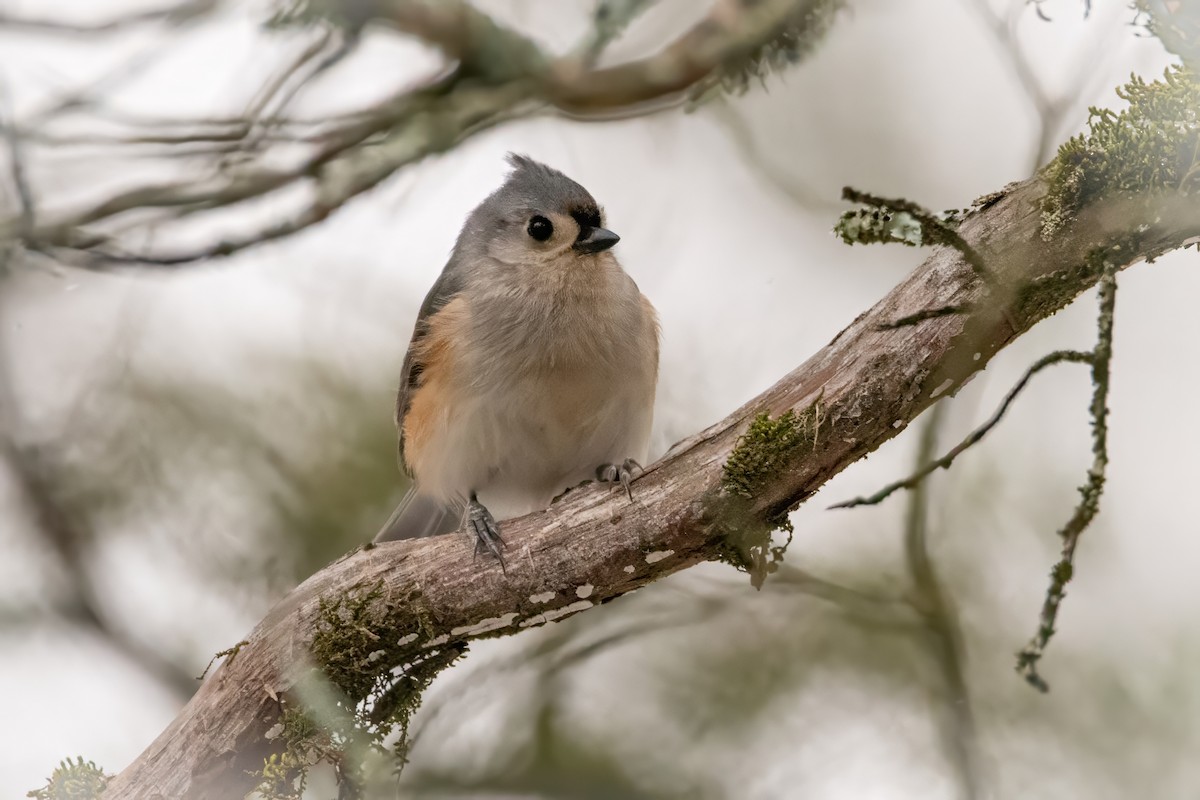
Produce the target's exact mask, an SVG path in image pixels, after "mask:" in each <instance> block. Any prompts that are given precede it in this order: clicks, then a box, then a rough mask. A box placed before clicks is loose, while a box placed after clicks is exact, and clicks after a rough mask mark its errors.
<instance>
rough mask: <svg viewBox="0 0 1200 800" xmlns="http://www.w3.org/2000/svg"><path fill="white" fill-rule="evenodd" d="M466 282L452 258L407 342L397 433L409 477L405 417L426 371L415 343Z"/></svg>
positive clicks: (427, 297)
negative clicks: (433, 318)
mask: <svg viewBox="0 0 1200 800" xmlns="http://www.w3.org/2000/svg"><path fill="white" fill-rule="evenodd" d="M463 283H464V281H463V275H462V270H461V268H459V267H458V265H457V264H456V263H455V261H454V259H453V258H452V259H451V260H450V261H449V262H448V263H447V264H446V267H445V269H443V270H442V274H441V275H440V276H438V279H437V280H436V281H434V284H433V286H432V287H430V289H429V293H428V294H427V295H425V301H424V302H423V303H421V310H420V311H418V312H417V324H416V326H415V327H414V328H413V335H412V340H411V341H410V342H409V343H408V353H406V354H405V356H404V366H402V367H401V368H400V387H399V389H397V391H396V430H397V435H398V441H399V455H400V468H401V469H403V470H404V472H405V473H406V474H408V475H410V476H411V475H412V470H410V469H409V468H408V464H407V462H405V460H404V417H405V416H407V415H408V408H409V404H410V403H411V401H412V398H411V395H412V390H413V389H414V388H416V386H417V382H418V381H419V380H420V377H421V372H422V370H423V369H424V368H425V365H424V364H422V363H421V362H420V361H419V360H417V359H415V358H414V357H413V352H414V350H415V347H416V344H417V343H418V342H420V341H421V339H423V338H424V337H425V334H426V333H428V331H429V319H430V317H432V316H433V315H435V314H437V312H439V311H441V310H442V309H443V308H444V307H445V306H446V304H447V303H449V302H450V301H451V300H452V299H453V298H454V296H455V295H456V294H458V293H459V292H460V291H462V287H463Z"/></svg>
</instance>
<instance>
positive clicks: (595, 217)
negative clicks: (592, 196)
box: [571, 206, 601, 228]
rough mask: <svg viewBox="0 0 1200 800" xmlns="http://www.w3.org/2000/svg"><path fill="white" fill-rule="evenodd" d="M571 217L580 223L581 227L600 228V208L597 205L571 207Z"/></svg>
mask: <svg viewBox="0 0 1200 800" xmlns="http://www.w3.org/2000/svg"><path fill="white" fill-rule="evenodd" d="M571 218H572V219H574V220H575V221H576V222H578V223H579V227H580V228H599V227H601V225H600V209H598V208H596V207H595V206H580V207H577V208H573V209H571Z"/></svg>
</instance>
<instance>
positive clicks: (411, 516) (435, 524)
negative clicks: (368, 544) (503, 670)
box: [374, 486, 462, 542]
mask: <svg viewBox="0 0 1200 800" xmlns="http://www.w3.org/2000/svg"><path fill="white" fill-rule="evenodd" d="M461 521H462V512H461V511H457V510H455V509H453V508H448V507H446V506H445V505H443V504H442V503H439V502H438V501H436V500H433V499H432V498H430V497H427V496H425V495H423V494H421V493H419V492H418V491H417V487H415V486H413V487H412V488H410V489H409V490H408V494H406V495H404V499H403V500H401V501H400V505H398V506H396V510H395V511H393V512H392V515H391V516H390V517H388V521H387V522H385V523H384V524H383V528H382V529H380V531H379V533H377V534H375V539H374V541H376V542H391V541H395V540H397V539H419V538H421V537H422V536H437V535H439V534H442V533H450V532H451V531H453V530H454V529H455V528H457V527H458V525H459V522H461Z"/></svg>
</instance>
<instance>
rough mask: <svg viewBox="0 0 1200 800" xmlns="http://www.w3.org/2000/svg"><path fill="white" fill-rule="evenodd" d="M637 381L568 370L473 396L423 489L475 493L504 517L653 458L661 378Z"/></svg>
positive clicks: (439, 445) (438, 448) (454, 418)
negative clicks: (613, 467)
mask: <svg viewBox="0 0 1200 800" xmlns="http://www.w3.org/2000/svg"><path fill="white" fill-rule="evenodd" d="M631 378H632V376H630V375H625V376H623V379H622V378H620V377H616V376H609V375H603V374H600V373H599V372H584V373H580V372H575V373H566V372H562V373H556V374H551V375H540V376H537V377H536V378H531V379H529V380H524V381H513V382H511V383H510V384H508V385H504V386H494V387H491V389H490V391H487V392H485V393H480V394H479V395H478V396H476V397H473V398H470V399H469V400H467V401H466V402H465V403H464V404H463V405H462V407H460V408H457V409H452V410H450V413H449V415H448V419H447V423H448V424H447V426H446V428H445V430H444V433H443V436H441V437H438V438H440V439H441V441H439V442H436V443H431V444H433V446H434V448H435V452H437V453H438V456H437V457H436V458H435V459H434V461H436V462H437V463H436V464H430V465H429V467H430V469H428V470H426V471H425V474H424V475H422V476H421V481H422V486H423V489H424V490H425V491H428V492H431V493H433V494H435V495H437V496H440V497H442V499H444V500H450V501H458V502H461V501H463V500H465V499H466V498H467V497H469V496H470V494H471V493H472V492H476V493H477V494H478V496H479V499H480V501H481V502H482V503H483V504H484V505H486V506H487V507H488V508H489V509H490V510H491V511H492V513H493V514H494V515H495V516H496V517H497V518H498V519H500V518H504V517H511V516H516V515H520V514H524V513H528V512H529V511H533V510H536V509H539V508H544V507H545V506H546V505H548V504H549V502H550V500H551V499H552V498H553V497H554V496H555V495H557V494H559V493H561V492H562V491H563V490H565V489H567V488H569V487H571V486H575V485H577V484H579V483H581V482H582V481H584V480H587V479H588V478H593V477H595V471H596V467H598V466H599V465H601V464H603V463H619V462H621V461H623V460H624V459H626V458H634V459H637V460H639V461H644V460H645V458H646V448H647V445H648V442H649V434H650V423H651V417H652V413H653V412H652V408H651V406H652V404H653V379H652V378H650V379H649V380H645V379H641V380H638V379H631Z"/></svg>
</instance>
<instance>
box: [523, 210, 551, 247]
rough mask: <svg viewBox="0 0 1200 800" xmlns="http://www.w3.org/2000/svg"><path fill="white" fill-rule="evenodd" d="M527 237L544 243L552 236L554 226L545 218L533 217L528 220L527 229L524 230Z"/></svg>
mask: <svg viewBox="0 0 1200 800" xmlns="http://www.w3.org/2000/svg"><path fill="white" fill-rule="evenodd" d="M525 230H526V231H528V232H529V235H530V236H532V237H533V238H534V239H537V240H538V241H539V242H544V241H546V240H547V239H549V238H550V237H551V236H552V235H554V225H553V224H552V223H551V222H550V220H548V219H546V218H545V217H541V216H538V217H534V218H533V219H531V220H529V227H528V228H526V229H525Z"/></svg>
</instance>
